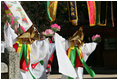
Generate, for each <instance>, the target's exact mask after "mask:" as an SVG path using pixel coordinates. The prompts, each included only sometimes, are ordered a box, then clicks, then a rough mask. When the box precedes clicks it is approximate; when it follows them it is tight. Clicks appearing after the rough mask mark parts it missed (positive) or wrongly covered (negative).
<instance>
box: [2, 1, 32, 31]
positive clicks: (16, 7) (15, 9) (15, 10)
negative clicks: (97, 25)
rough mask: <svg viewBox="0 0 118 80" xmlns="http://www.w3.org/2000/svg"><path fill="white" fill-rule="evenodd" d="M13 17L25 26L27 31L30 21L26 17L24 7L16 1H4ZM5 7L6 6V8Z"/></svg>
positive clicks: (30, 24)
mask: <svg viewBox="0 0 118 80" xmlns="http://www.w3.org/2000/svg"><path fill="white" fill-rule="evenodd" d="M4 2H5V4H6V6H7V7H8V9H9V10H10V12H11V13H12V15H13V16H14V18H15V19H16V20H17V21H18V23H19V24H20V25H21V26H23V27H24V28H25V30H26V31H27V30H28V29H29V28H30V27H31V26H32V22H31V21H30V19H29V18H28V16H27V14H26V13H25V11H24V9H23V8H22V6H21V5H20V3H19V2H18V1H4ZM6 9H7V8H6Z"/></svg>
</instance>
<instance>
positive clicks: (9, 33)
mask: <svg viewBox="0 0 118 80" xmlns="http://www.w3.org/2000/svg"><path fill="white" fill-rule="evenodd" d="M4 37H5V44H4V46H5V47H12V48H13V44H14V43H16V40H17V39H16V37H17V34H16V33H15V32H14V30H13V29H12V28H11V25H10V24H8V26H6V25H4ZM30 46H31V54H32V55H30V63H31V64H34V63H37V62H39V61H40V60H45V61H44V65H47V63H48V59H49V57H50V56H51V54H52V53H53V52H54V49H55V47H54V44H50V43H49V41H48V38H47V39H45V40H40V41H38V40H35V41H34V42H33V43H32V44H31V45H30ZM33 56H34V57H35V59H34V58H33ZM47 56H48V59H47ZM46 59H47V60H46ZM31 64H30V66H29V69H30V71H31V72H32V74H33V75H34V77H35V78H40V77H41V76H43V73H45V67H44V66H42V65H41V64H40V63H39V64H37V66H36V67H35V68H34V69H32V67H31ZM20 74H21V75H20V78H21V79H32V76H31V74H30V73H29V71H28V72H27V71H24V70H20Z"/></svg>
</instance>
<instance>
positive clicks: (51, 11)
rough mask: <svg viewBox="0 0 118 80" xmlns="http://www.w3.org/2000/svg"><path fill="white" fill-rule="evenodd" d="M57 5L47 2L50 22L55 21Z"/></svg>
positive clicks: (54, 2)
mask: <svg viewBox="0 0 118 80" xmlns="http://www.w3.org/2000/svg"><path fill="white" fill-rule="evenodd" d="M57 5H58V1H47V14H48V18H49V21H50V22H52V21H54V20H55V19H56V12H57Z"/></svg>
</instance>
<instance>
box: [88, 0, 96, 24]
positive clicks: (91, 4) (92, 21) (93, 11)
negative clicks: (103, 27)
mask: <svg viewBox="0 0 118 80" xmlns="http://www.w3.org/2000/svg"><path fill="white" fill-rule="evenodd" d="M87 6H88V14H89V23H90V26H95V21H96V7H95V1H87Z"/></svg>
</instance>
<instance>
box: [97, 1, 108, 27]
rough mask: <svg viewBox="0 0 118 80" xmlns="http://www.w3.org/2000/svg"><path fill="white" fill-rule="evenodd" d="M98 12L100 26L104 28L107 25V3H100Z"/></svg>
mask: <svg viewBox="0 0 118 80" xmlns="http://www.w3.org/2000/svg"><path fill="white" fill-rule="evenodd" d="M99 10H100V19H99V22H100V24H99V25H100V26H106V24H107V3H106V1H100V6H99Z"/></svg>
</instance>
